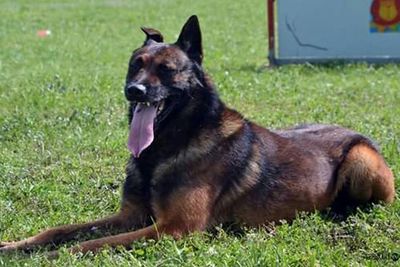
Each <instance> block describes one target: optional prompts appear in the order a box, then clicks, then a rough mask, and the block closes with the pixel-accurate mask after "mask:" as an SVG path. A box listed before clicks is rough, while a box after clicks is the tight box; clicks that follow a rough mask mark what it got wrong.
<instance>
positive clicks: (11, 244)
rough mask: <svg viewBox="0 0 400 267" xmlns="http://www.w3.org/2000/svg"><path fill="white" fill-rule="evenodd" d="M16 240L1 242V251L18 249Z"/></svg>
mask: <svg viewBox="0 0 400 267" xmlns="http://www.w3.org/2000/svg"><path fill="white" fill-rule="evenodd" d="M15 244H16V242H0V252H10V251H14V250H17V249H18V247H17V246H16V245H15Z"/></svg>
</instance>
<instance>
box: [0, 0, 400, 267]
mask: <svg viewBox="0 0 400 267" xmlns="http://www.w3.org/2000/svg"><path fill="white" fill-rule="evenodd" d="M190 2H192V3H189V1H183V0H176V1H173V0H155V1H144V0H143V1H139V0H137V1H126V0H119V1H118V0H116V1H111V0H109V1H105V0H102V1H94V0H93V1H63V2H62V3H61V2H55V1H50V0H48V1H43V0H42V1H11V0H9V1H6V0H3V1H1V2H0V22H1V28H0V50H1V52H0V142H1V143H0V144H1V146H0V240H14V239H20V238H23V237H27V236H30V235H33V234H35V233H37V232H38V231H39V230H40V229H44V228H47V227H51V226H55V225H60V224H66V223H74V222H84V221H88V220H93V219H95V218H99V217H102V216H106V215H108V214H111V213H113V212H115V211H116V210H117V209H118V206H119V199H120V191H121V185H122V182H123V180H124V165H125V162H126V161H127V159H128V157H129V152H128V150H127V148H126V141H127V134H128V126H127V123H128V122H127V118H126V113H127V103H126V101H125V99H124V95H123V84H124V79H125V74H126V69H127V62H128V59H129V56H130V54H131V52H132V50H133V49H134V48H136V47H138V46H139V45H141V44H142V42H143V40H144V36H143V33H142V32H141V31H140V29H139V27H140V26H152V27H155V28H158V29H160V30H161V31H162V32H163V33H164V36H165V37H166V40H167V41H168V42H174V41H175V40H176V38H177V35H178V33H179V31H180V28H181V26H182V25H183V23H184V22H185V21H186V19H187V17H189V16H190V15H192V14H197V15H198V16H199V18H200V23H201V27H202V30H203V42H204V43H203V46H204V52H205V61H204V67H205V69H206V70H207V71H208V72H209V73H210V74H211V76H212V77H213V79H214V81H215V83H216V85H217V87H218V90H219V93H220V95H221V97H222V99H223V100H224V101H225V102H226V103H227V104H228V105H229V106H232V107H235V108H236V109H238V110H239V111H241V112H242V113H244V114H245V115H246V117H248V118H250V119H252V120H254V121H256V122H258V123H260V124H261V125H263V126H266V127H270V128H280V127H286V126H290V125H293V124H296V123H304V122H320V123H334V124H340V125H343V126H346V127H349V128H352V129H355V130H357V131H360V132H362V133H364V134H366V135H368V136H370V137H372V138H373V139H375V140H376V141H377V143H378V144H379V145H380V147H381V149H382V152H383V154H384V156H385V158H386V159H387V161H388V163H389V165H390V166H391V168H392V170H393V172H394V174H395V176H396V177H397V180H396V184H397V194H399V193H400V190H399V188H400V180H399V177H400V160H399V155H400V141H399V137H400V66H398V65H385V66H369V65H366V64H357V65H329V66H311V65H303V66H284V67H281V68H276V69H267V68H264V66H265V64H266V63H267V61H266V56H267V46H266V44H267V41H266V18H265V1H257V2H256V1H250V0H243V1H228V0H221V1H215V0H214V1H212V0H202V1H190ZM39 29H49V30H51V35H49V36H48V37H46V38H39V37H38V36H37V35H36V32H37V31H38V30H39ZM62 251H63V252H62V253H61V257H60V258H59V259H57V260H55V261H50V260H48V259H46V258H45V257H44V256H43V252H44V250H41V251H37V252H34V253H32V254H22V253H17V254H11V255H0V265H4V266H127V265H132V266H154V265H158V266H320V265H321V266H332V265H337V266H358V265H359V266H395V265H397V266H399V264H400V201H398V200H397V201H396V202H395V203H394V204H393V205H391V206H382V205H375V206H373V207H370V208H368V209H366V210H358V211H357V212H355V213H354V214H352V215H351V216H350V217H348V218H347V219H346V220H342V221H337V220H333V219H332V216H329V215H328V216H327V215H326V214H320V213H313V214H300V215H299V217H298V218H297V219H296V220H295V221H294V222H293V223H291V224H288V223H284V222H283V224H282V225H279V226H276V227H273V228H271V229H267V230H266V229H244V232H243V233H242V234H241V235H237V234H232V233H230V232H226V231H224V230H221V229H219V228H216V229H215V231H213V233H206V234H194V235H191V236H189V237H186V238H184V239H182V240H179V241H174V240H172V239H170V238H164V239H163V240H161V241H159V242H154V241H139V242H135V243H134V244H133V249H132V250H130V251H126V250H122V249H118V250H111V249H108V250H104V251H102V252H101V253H99V254H97V255H85V256H82V257H77V256H72V255H69V254H68V253H67V252H66V251H65V247H64V248H62Z"/></svg>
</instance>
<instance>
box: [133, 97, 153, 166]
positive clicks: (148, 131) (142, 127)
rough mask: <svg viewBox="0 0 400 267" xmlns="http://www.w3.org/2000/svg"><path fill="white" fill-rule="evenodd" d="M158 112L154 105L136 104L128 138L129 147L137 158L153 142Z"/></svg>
mask: <svg viewBox="0 0 400 267" xmlns="http://www.w3.org/2000/svg"><path fill="white" fill-rule="evenodd" d="M156 114H157V108H156V107H155V106H153V105H151V106H146V105H145V104H140V103H138V104H137V105H136V108H135V111H134V112H133V119H132V122H131V130H130V132H129V138H128V148H129V150H130V151H131V152H132V154H133V156H134V157H136V158H138V157H139V156H140V153H141V152H142V151H143V150H144V149H146V148H147V147H148V146H149V145H150V144H151V142H153V139H154V129H153V128H154V119H155V117H156Z"/></svg>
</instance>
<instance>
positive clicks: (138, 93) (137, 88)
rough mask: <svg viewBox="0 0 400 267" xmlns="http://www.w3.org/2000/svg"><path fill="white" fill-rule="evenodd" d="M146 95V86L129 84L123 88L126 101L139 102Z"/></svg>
mask: <svg viewBox="0 0 400 267" xmlns="http://www.w3.org/2000/svg"><path fill="white" fill-rule="evenodd" d="M145 95H146V86H144V85H143V84H138V83H130V84H128V85H126V86H125V96H126V98H127V99H128V100H132V101H134V100H140V99H141V98H143V97H144V96H145Z"/></svg>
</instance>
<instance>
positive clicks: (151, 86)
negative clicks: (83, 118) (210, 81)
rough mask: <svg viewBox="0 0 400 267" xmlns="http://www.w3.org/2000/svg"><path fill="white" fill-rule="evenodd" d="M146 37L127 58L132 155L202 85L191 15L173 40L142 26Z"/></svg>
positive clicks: (198, 47) (197, 37) (194, 22)
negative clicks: (171, 41)
mask: <svg viewBox="0 0 400 267" xmlns="http://www.w3.org/2000/svg"><path fill="white" fill-rule="evenodd" d="M142 31H143V32H144V33H145V34H146V39H145V42H144V44H143V46H142V47H140V48H139V49H137V50H135V51H134V52H133V55H132V57H131V59H130V61H129V69H128V74H127V77H126V85H125V96H126V98H127V100H128V101H130V102H131V114H132V118H131V119H132V121H131V130H130V134H129V140H128V148H129V150H130V151H131V152H132V154H133V155H134V156H135V157H139V155H140V153H141V152H142V151H143V150H144V149H146V148H147V147H148V146H149V145H150V144H151V143H152V142H153V139H154V136H155V132H157V130H158V129H160V127H162V126H163V124H164V123H165V121H167V120H168V117H169V116H170V115H171V114H172V113H173V112H174V111H177V110H179V109H182V105H184V104H185V103H187V101H189V98H190V96H191V94H192V92H191V90H194V89H195V88H199V87H202V82H201V75H202V70H201V62H202V58H203V51H202V44H201V32H200V26H199V21H198V19H197V17H196V16H191V17H190V18H189V19H188V21H187V22H186V23H185V25H184V26H183V28H182V31H181V33H180V35H179V38H178V40H177V41H176V42H175V43H173V44H166V43H164V42H163V40H164V38H163V36H162V35H161V33H160V32H159V31H157V30H155V29H151V28H142Z"/></svg>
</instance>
